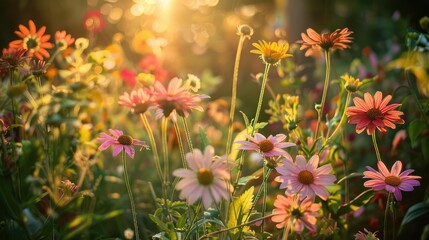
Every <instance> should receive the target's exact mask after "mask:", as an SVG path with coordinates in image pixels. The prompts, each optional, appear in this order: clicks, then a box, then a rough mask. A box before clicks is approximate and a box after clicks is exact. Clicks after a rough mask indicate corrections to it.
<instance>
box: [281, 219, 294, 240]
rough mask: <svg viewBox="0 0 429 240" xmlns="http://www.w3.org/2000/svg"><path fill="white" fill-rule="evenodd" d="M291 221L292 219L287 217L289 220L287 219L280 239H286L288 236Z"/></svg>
mask: <svg viewBox="0 0 429 240" xmlns="http://www.w3.org/2000/svg"><path fill="white" fill-rule="evenodd" d="M291 222H292V219H289V221H287V225H286V227H285V230H284V231H283V237H282V240H287V239H288V238H289V232H290V227H291Z"/></svg>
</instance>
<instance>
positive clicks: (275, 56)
mask: <svg viewBox="0 0 429 240" xmlns="http://www.w3.org/2000/svg"><path fill="white" fill-rule="evenodd" d="M252 45H253V46H254V47H255V48H256V49H253V50H251V51H250V52H251V53H255V54H259V55H261V59H262V60H263V61H264V63H265V64H272V65H276V64H278V63H279V62H280V60H281V59H283V58H287V57H291V56H292V54H288V53H287V51H288V50H289V43H287V42H286V41H285V42H282V43H281V42H279V43H277V42H270V43H268V42H266V41H264V40H262V41H258V43H252Z"/></svg>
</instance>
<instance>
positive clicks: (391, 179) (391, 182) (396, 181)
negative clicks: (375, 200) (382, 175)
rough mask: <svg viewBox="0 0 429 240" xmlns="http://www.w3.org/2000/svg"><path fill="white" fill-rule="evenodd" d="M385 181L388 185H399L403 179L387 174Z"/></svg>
mask: <svg viewBox="0 0 429 240" xmlns="http://www.w3.org/2000/svg"><path fill="white" fill-rule="evenodd" d="M384 182H385V183H386V184H387V185H390V186H393V187H396V186H399V184H401V179H400V178H399V177H397V176H387V177H386V179H384Z"/></svg>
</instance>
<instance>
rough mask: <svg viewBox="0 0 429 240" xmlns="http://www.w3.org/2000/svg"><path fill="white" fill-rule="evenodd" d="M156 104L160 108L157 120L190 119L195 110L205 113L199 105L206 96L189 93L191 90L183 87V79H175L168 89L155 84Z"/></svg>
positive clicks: (157, 112)
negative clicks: (167, 118) (180, 117)
mask: <svg viewBox="0 0 429 240" xmlns="http://www.w3.org/2000/svg"><path fill="white" fill-rule="evenodd" d="M154 89H155V91H154V93H153V94H154V98H155V104H156V105H157V107H158V110H157V111H156V113H155V115H156V117H157V118H161V117H163V116H164V117H169V118H170V119H171V120H172V121H174V122H176V121H177V115H179V116H182V117H188V116H189V114H190V113H191V111H192V110H193V109H195V110H198V111H203V108H202V107H201V106H200V105H198V104H199V103H200V101H201V99H202V98H207V97H208V96H206V95H196V94H192V93H191V92H189V89H188V88H186V87H185V86H183V85H182V79H180V78H173V79H172V80H171V81H170V82H169V84H168V87H167V89H166V88H165V87H164V86H163V85H162V84H161V83H160V82H158V81H157V82H155V84H154Z"/></svg>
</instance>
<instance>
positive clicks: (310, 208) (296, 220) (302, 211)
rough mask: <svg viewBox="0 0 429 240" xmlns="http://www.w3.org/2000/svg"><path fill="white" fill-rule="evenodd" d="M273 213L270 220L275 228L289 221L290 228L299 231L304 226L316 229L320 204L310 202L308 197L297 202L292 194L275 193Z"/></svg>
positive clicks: (302, 229) (311, 229)
mask: <svg viewBox="0 0 429 240" xmlns="http://www.w3.org/2000/svg"><path fill="white" fill-rule="evenodd" d="M274 207H276V208H275V209H273V214H274V216H272V217H271V220H272V221H273V222H275V223H277V224H276V227H277V228H280V229H281V228H284V227H285V225H286V224H287V223H288V222H290V224H291V227H292V229H293V230H294V231H295V232H297V233H301V232H302V231H304V227H305V228H307V229H308V230H310V231H313V232H314V231H316V222H317V219H316V218H317V217H319V216H320V214H319V212H318V211H319V210H320V204H317V203H314V202H312V201H311V200H310V199H309V198H306V199H304V200H303V201H302V202H299V201H298V200H297V199H296V200H295V199H294V196H292V195H289V196H283V195H277V198H276V200H274Z"/></svg>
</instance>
